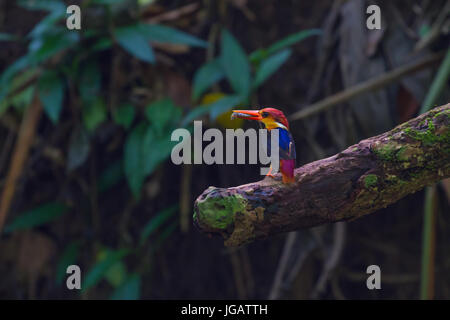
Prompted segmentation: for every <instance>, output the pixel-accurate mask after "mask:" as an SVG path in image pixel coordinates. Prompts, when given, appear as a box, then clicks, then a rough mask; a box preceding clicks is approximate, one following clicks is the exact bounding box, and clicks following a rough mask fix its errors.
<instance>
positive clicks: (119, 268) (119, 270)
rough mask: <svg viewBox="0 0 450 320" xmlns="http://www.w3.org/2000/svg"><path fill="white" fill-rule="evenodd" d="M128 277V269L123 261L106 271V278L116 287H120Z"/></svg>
mask: <svg viewBox="0 0 450 320" xmlns="http://www.w3.org/2000/svg"><path fill="white" fill-rule="evenodd" d="M126 278H127V269H126V267H125V264H124V263H123V262H122V261H117V262H116V263H114V264H113V265H112V266H111V267H110V268H109V269H108V271H106V272H105V279H106V280H107V281H108V282H109V284H110V285H111V286H113V287H114V288H117V287H119V286H120V285H121V284H123V283H124V282H125V279H126Z"/></svg>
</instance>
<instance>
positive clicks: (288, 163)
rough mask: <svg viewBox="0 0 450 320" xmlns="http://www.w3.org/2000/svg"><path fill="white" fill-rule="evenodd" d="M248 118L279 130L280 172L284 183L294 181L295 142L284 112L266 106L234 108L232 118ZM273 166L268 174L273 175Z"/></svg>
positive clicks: (270, 128)
mask: <svg viewBox="0 0 450 320" xmlns="http://www.w3.org/2000/svg"><path fill="white" fill-rule="evenodd" d="M234 118H239V119H247V120H257V121H259V122H260V123H263V124H264V126H265V127H266V129H267V130H268V131H269V132H270V131H271V130H278V132H279V134H278V137H279V143H278V146H279V159H280V172H281V175H282V180H283V183H286V184H288V183H292V182H294V181H295V179H294V168H295V158H296V154H295V142H294V139H293V138H292V135H291V133H290V132H289V123H288V121H287V119H286V117H285V116H284V114H283V112H282V111H280V110H278V109H275V108H264V109H261V110H233V113H232V114H231V119H234ZM267 143H268V149H269V150H270V139H268V141H267ZM271 173H272V166H271V167H270V170H269V173H268V174H267V175H268V176H271V177H273V175H272V174H271Z"/></svg>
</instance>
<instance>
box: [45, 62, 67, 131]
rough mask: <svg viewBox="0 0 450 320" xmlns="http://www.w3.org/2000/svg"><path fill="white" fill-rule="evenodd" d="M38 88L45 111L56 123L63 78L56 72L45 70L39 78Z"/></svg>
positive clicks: (59, 109) (62, 96) (61, 96)
mask: <svg viewBox="0 0 450 320" xmlns="http://www.w3.org/2000/svg"><path fill="white" fill-rule="evenodd" d="M38 90H39V98H40V100H41V101H42V104H43V106H44V110H45V112H46V113H47V115H48V116H49V118H50V119H51V120H52V121H53V123H57V122H58V120H59V115H60V113H61V110H62V103H63V99H64V90H65V87H64V82H63V79H61V78H60V77H59V75H58V73H57V72H55V71H47V72H45V73H44V74H43V75H42V76H41V78H40V79H39V84H38Z"/></svg>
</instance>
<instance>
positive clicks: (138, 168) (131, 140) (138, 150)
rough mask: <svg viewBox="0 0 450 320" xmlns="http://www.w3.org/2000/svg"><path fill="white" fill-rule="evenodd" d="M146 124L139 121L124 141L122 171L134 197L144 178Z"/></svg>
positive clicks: (138, 191)
mask: <svg viewBox="0 0 450 320" xmlns="http://www.w3.org/2000/svg"><path fill="white" fill-rule="evenodd" d="M146 130H147V126H146V125H145V124H144V123H140V124H139V125H138V126H136V127H135V128H134V129H133V131H131V133H130V134H129V135H128V137H127V141H126V142H125V155H124V171H125V176H126V178H127V181H128V185H129V186H130V189H131V191H132V192H133V195H134V196H135V198H138V197H139V194H140V191H141V186H142V183H143V182H144V180H145V176H146V174H145V163H144V161H145V157H144V153H145V150H143V141H144V138H145V134H146Z"/></svg>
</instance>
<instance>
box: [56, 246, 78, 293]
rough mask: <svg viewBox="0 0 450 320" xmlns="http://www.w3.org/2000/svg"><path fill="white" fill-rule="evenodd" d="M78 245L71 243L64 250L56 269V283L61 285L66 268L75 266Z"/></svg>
mask: <svg viewBox="0 0 450 320" xmlns="http://www.w3.org/2000/svg"><path fill="white" fill-rule="evenodd" d="M79 249H80V243H79V242H78V241H73V242H71V243H70V244H69V245H67V246H66V248H65V249H64V251H63V253H62V255H61V257H60V258H59V262H58V266H57V267H56V283H57V284H59V285H61V284H62V283H63V280H64V278H65V277H66V275H67V274H66V271H67V267H68V266H70V265H72V264H75V262H76V261H77V257H78V255H79Z"/></svg>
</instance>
